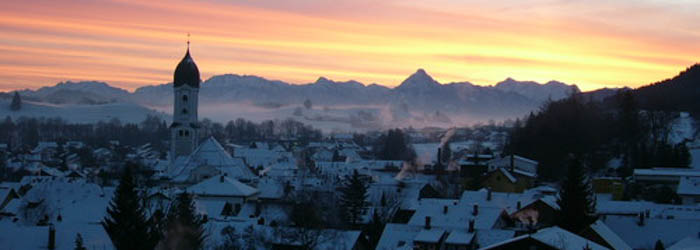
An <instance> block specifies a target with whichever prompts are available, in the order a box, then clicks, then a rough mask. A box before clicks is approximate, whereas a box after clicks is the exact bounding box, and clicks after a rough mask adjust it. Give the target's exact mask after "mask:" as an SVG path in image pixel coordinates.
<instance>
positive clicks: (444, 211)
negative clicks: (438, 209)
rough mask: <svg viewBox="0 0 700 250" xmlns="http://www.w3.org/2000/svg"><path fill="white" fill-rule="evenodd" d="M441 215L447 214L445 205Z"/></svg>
mask: <svg viewBox="0 0 700 250" xmlns="http://www.w3.org/2000/svg"><path fill="white" fill-rule="evenodd" d="M442 213H443V214H447V205H445V206H443V207H442Z"/></svg>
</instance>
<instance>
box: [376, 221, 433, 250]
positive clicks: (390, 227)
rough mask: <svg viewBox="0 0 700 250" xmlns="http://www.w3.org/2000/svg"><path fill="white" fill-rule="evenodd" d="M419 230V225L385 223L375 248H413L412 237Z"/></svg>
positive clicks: (379, 249)
mask: <svg viewBox="0 0 700 250" xmlns="http://www.w3.org/2000/svg"><path fill="white" fill-rule="evenodd" d="M421 230H423V227H421V226H412V225H406V224H394V223H387V224H386V226H384V231H383V232H382V237H381V238H380V239H379V242H378V243H377V248H376V249H378V250H391V249H406V250H408V249H413V239H414V238H415V237H416V236H417V235H418V233H419V232H420V231H421Z"/></svg>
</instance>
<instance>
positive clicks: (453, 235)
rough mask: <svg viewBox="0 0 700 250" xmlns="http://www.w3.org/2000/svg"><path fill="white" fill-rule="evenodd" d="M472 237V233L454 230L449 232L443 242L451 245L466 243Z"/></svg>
mask: <svg viewBox="0 0 700 250" xmlns="http://www.w3.org/2000/svg"><path fill="white" fill-rule="evenodd" d="M472 239H474V233H469V232H466V231H459V230H455V231H452V232H450V234H449V235H448V236H447V239H445V243H447V244H453V245H467V244H469V243H471V242H472Z"/></svg>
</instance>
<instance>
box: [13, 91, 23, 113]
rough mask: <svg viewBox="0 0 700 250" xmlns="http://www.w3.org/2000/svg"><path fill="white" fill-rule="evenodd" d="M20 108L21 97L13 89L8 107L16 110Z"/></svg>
mask: <svg viewBox="0 0 700 250" xmlns="http://www.w3.org/2000/svg"><path fill="white" fill-rule="evenodd" d="M21 108H22V98H20V97H19V93H17V91H15V95H14V96H13V97H12V103H10V109H11V110H14V111H17V110H19V109H21Z"/></svg>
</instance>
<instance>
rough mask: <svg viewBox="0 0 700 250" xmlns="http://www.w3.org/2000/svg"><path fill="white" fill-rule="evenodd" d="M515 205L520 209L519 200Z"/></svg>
mask: <svg viewBox="0 0 700 250" xmlns="http://www.w3.org/2000/svg"><path fill="white" fill-rule="evenodd" d="M517 207H518V210H520V201H518V204H517Z"/></svg>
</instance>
